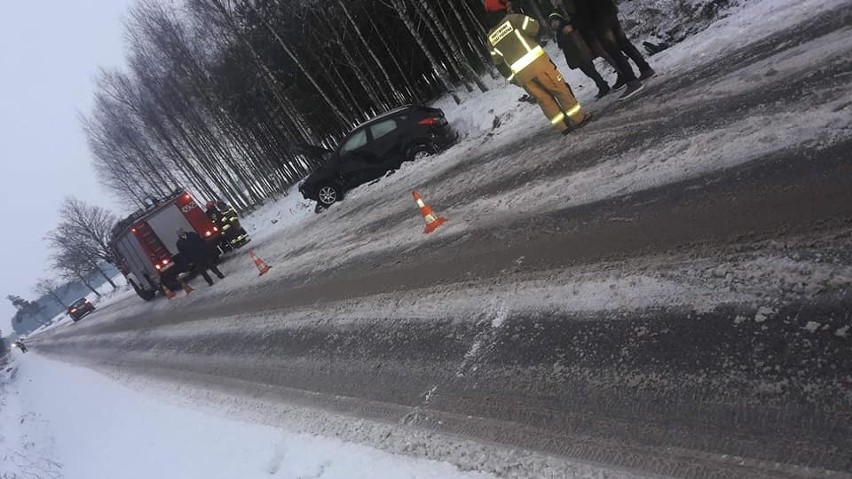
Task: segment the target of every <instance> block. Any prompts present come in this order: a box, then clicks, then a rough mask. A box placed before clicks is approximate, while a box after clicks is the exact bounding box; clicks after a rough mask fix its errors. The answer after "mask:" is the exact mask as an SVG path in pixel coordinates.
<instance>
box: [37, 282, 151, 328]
mask: <svg viewBox="0 0 852 479" xmlns="http://www.w3.org/2000/svg"><path fill="white" fill-rule="evenodd" d="M112 281H113V282H114V283H115V285H116V286H117V287H118V288H117V289H113V288H112V286H110V284H109V283H104V284H102V285H101V286H100V287H98V288H96V289H97V290H98V293H100V296H98V295H96V294H95V293H89V294H87V295H86V296H85V297H86V299H88V300H89V301H91V302H92V304H94V305H95V308H103V307H105V306H108V305H110V304H112V303H116V302H118V301H123V300H125V299H127V298H129V297H130V296H135V295H136V293H134V291H133V289H131V288H130V286H129V285H128V284H127V279H126V278H125V277H124V275H121V274H119V275H117V276H115V277H113V278H112ZM73 322H74V321H73V320H72V319H71V316H69V315H68V313H67V312H65V311H63V312H61V313H59V314H57V315H56V316H54V317H52V318H50V321H49V322H48V324H46V325H44V326H41V327H39V328H36V329H35V330H34V331H33V332H32V333H30V335H33V334H40V333H43V332H45V331H50V330H51V329H54V328H58V327H60V326H66V325H68V324H72V323H73Z"/></svg>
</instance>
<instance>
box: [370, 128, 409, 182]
mask: <svg viewBox="0 0 852 479" xmlns="http://www.w3.org/2000/svg"><path fill="white" fill-rule="evenodd" d="M402 120H403V118H397V117H394V118H387V119H385V120H382V121H378V122H376V123H373V124H372V125H370V142H369V144H368V145H367V149H368V150H369V151H370V153H371V154H372V155H374V156H375V161H376V162H377V163H378V164H380V165H381V166H382V167H383V168H384V169H385V171H387V170H388V169H390V168H393V167H396V166H397V165H398V164H400V163H402V154H403V151H402V148H403V147H404V145H403V141H402V140H403V139H402V138H401V137H400V131H401V130H400V122H401V121H402Z"/></svg>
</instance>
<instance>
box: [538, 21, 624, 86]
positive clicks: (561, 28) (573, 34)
mask: <svg viewBox="0 0 852 479" xmlns="http://www.w3.org/2000/svg"><path fill="white" fill-rule="evenodd" d="M547 22H548V23H549V24H550V28H552V29H553V31H554V33H555V34H556V44H557V45H559V49H560V50H562V53H563V54H564V55H565V63H567V64H568V67H569V68H571V69H575V68H579V69H580V71H581V72H583V73H584V74H585V75H586V76H587V77H589V78H591V79H592V81H594V82H595V85H596V86H597V87H598V94H597V95H596V96H595V98H603V97H604V96H606V95H608V94H609V92H610V91H611V89H610V87H609V84H608V83H607V82H606V81H605V80H604V79H603V77H602V76H601V74H600V73H598V70H597V69H596V68H595V63H594V57H595V55H594V53H593V52H592V50H591V48H589V45H588V44H586V41H585V39H584V38H583V36H582V35H581V34H580V31H579V30H578V29H577V28H575V27H574V25H573V23H572V21H571V17H570V16H567V15H562V14H559V13H556V12H554V13H551V14H550V15H549V16H548V17H547Z"/></svg>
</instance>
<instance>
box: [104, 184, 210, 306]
mask: <svg viewBox="0 0 852 479" xmlns="http://www.w3.org/2000/svg"><path fill="white" fill-rule="evenodd" d="M180 228H182V229H184V230H185V231H195V232H196V233H198V234H199V235H200V236H201V237H202V238H204V239H205V240H206V241H207V242H208V243H209V244H210V245H211V246H217V243H218V241H219V239H220V231H219V229H218V228H217V227H216V226H215V225H214V224H213V222H212V221H211V220H210V219H209V218H208V217H207V215H206V214H205V212H204V210H203V209H202V208H201V207H200V206H199V204H198V203H197V202H196V201H195V200H194V199H193V198H192V196H191V195H190V194H189V193H187V192H186V191H183V190H178V191H175V192H174V193H172V194H171V195H169V196H168V197H166V198H162V199H160V200H152V201H151V204H150V206H148V207H147V208H145V209H142V210H138V211H136V212H135V213H133V214H132V215H130V216H128V217H127V218H125V219H124V220H122V221H119V222H118V224H117V225H116V226H115V228H113V230H112V238H111V240H110V248H111V249H112V252H113V256H114V257H115V264H116V266H117V267H118V269H119V270H120V271H121V272H122V273H123V274H124V276H125V277H126V278H127V282H128V283H130V285H131V286H132V287H133V289H134V290H135V291H136V294H138V295H139V296H140V297H141V298H142V299H144V300H146V301H148V300H151V299H153V298H154V296H155V295H156V294H157V291H161V290H162V287H163V286H165V287H166V288H169V289H171V290H173V291H176V290H178V289H180V283H179V282H178V281H177V278H178V275H179V274H180V273H183V272H186V271H189V269H190V268H189V264H188V263H187V261H186V260H184V259H182V258H181V257H180V255H179V254H178V251H177V246H176V244H177V240H178V234H177V231H178V229H180ZM212 249H213V250H215V248H212Z"/></svg>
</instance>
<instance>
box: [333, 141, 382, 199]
mask: <svg viewBox="0 0 852 479" xmlns="http://www.w3.org/2000/svg"><path fill="white" fill-rule="evenodd" d="M367 135H368V131H367V128H361V129H360V130H356V131H355V132H353V133H352V134H351V135H350V136H349V138H348V139H347V140H346V141H345V142H344V143H343V145H342V146H341V147H340V150H338V151H339V152H338V158H337V163H338V167H337V170H338V173H339V175H340V177H341V180H342V182H343V185H344V186H346V187H347V188H353V187H355V186H358V185H360V184H362V183H364V182H366V181H369V180H370V179H371V178H372V176H373V175H374V174H375V173H374V170H375V169H376V165H375V164H374V162H372V161H368V160H369V159H370V158H371V157H370V155H369V154H368V153H367V152H366V147H367V144H368V143H369V137H368V136H367Z"/></svg>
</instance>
